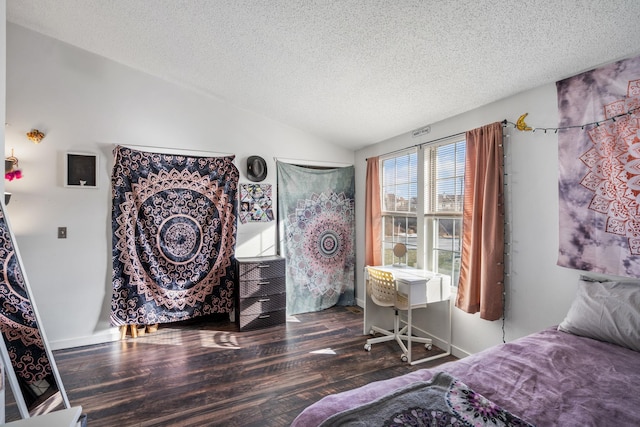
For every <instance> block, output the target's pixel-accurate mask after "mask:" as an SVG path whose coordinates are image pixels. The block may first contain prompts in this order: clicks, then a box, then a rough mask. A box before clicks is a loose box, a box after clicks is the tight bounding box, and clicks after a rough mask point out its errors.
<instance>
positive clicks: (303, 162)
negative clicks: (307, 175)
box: [273, 157, 353, 167]
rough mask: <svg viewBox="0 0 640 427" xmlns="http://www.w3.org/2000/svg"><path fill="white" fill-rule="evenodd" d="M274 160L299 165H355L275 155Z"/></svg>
mask: <svg viewBox="0 0 640 427" xmlns="http://www.w3.org/2000/svg"><path fill="white" fill-rule="evenodd" d="M273 160H275V161H276V162H283V163H291V164H298V165H305V166H321V165H325V166H333V167H346V166H353V163H341V162H325V161H322V160H302V159H286V158H284V157H274V158H273Z"/></svg>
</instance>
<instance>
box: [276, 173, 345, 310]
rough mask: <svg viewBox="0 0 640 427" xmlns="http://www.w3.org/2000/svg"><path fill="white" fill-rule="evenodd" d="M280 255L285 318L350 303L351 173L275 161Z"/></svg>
mask: <svg viewBox="0 0 640 427" xmlns="http://www.w3.org/2000/svg"><path fill="white" fill-rule="evenodd" d="M277 166H278V228H279V233H280V254H281V255H282V256H283V257H284V258H285V259H286V263H287V314H288V315H293V314H298V313H307V312H312V311H320V310H324V309H325V308H329V307H332V306H334V305H336V304H337V305H353V304H354V264H355V249H354V224H355V214H354V192H355V184H354V168H353V166H350V167H345V168H338V169H324V170H320V169H310V168H305V167H301V166H295V165H291V164H287V163H282V162H278V163H277Z"/></svg>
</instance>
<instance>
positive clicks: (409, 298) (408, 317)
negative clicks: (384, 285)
mask: <svg viewBox="0 0 640 427" xmlns="http://www.w3.org/2000/svg"><path fill="white" fill-rule="evenodd" d="M407 300H408V304H409V309H408V310H407V320H408V321H409V324H408V325H407V361H408V362H409V364H411V347H412V345H411V333H412V331H411V325H413V320H412V319H411V314H412V313H411V312H412V311H413V310H412V309H411V291H409V295H407Z"/></svg>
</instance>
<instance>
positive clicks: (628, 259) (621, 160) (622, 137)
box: [556, 57, 640, 277]
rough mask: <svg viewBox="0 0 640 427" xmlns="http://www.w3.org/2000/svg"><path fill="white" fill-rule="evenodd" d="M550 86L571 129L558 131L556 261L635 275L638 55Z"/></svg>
mask: <svg viewBox="0 0 640 427" xmlns="http://www.w3.org/2000/svg"><path fill="white" fill-rule="evenodd" d="M556 87H557V91H558V110H559V115H560V127H565V126H576V127H575V128H572V129H567V130H562V131H561V132H560V133H559V134H558V144H559V148H558V149H559V152H558V158H559V195H560V246H559V256H558V265H561V266H563V267H570V268H575V269H579V270H585V271H594V272H599V273H606V274H612V275H618V276H627V277H640V213H639V212H638V202H640V121H639V116H638V113H640V111H639V110H638V108H639V107H640V57H636V58H631V59H627V60H623V61H618V62H616V63H613V64H610V65H607V66H605V67H601V68H598V69H595V70H591V71H588V72H585V73H582V74H579V75H577V76H574V77H571V78H568V79H565V80H562V81H559V82H557V83H556ZM586 123H594V124H589V125H586V126H582V125H584V124H586Z"/></svg>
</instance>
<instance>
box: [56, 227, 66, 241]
mask: <svg viewBox="0 0 640 427" xmlns="http://www.w3.org/2000/svg"><path fill="white" fill-rule="evenodd" d="M66 238H67V227H58V239H66Z"/></svg>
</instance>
